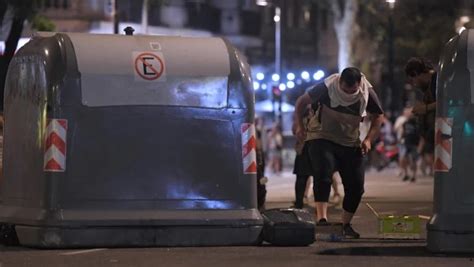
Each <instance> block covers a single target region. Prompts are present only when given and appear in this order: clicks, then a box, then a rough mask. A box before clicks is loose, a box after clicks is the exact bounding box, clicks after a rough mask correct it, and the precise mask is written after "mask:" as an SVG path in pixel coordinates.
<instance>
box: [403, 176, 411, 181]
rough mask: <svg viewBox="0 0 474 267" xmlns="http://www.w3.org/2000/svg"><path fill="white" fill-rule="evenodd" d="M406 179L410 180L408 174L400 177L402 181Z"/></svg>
mask: <svg viewBox="0 0 474 267" xmlns="http://www.w3.org/2000/svg"><path fill="white" fill-rule="evenodd" d="M408 180H410V176H408V175H405V176H404V177H403V179H402V181H404V182H406V181H408Z"/></svg>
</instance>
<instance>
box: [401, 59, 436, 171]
mask: <svg viewBox="0 0 474 267" xmlns="http://www.w3.org/2000/svg"><path fill="white" fill-rule="evenodd" d="M405 74H406V75H407V77H408V83H409V84H411V85H412V86H413V87H415V88H419V89H420V90H421V91H422V93H423V99H422V101H421V102H417V103H416V104H415V106H414V107H413V114H415V115H416V116H417V117H418V121H419V122H420V131H421V137H422V138H421V142H420V147H421V148H422V151H420V152H421V154H423V157H424V158H425V161H426V163H427V164H428V166H429V168H430V174H431V173H432V170H433V157H434V141H435V140H434V138H435V117H436V78H437V73H436V71H435V69H434V67H433V65H432V64H431V63H430V62H429V61H428V60H426V59H424V58H417V57H414V58H410V60H408V62H407V64H406V66H405ZM420 150H421V149H420Z"/></svg>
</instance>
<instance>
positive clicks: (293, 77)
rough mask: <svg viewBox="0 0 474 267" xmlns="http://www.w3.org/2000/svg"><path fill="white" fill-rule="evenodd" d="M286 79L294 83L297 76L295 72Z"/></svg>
mask: <svg viewBox="0 0 474 267" xmlns="http://www.w3.org/2000/svg"><path fill="white" fill-rule="evenodd" d="M286 78H287V79H288V81H293V80H294V79H295V78H296V76H295V74H294V73H293V72H290V73H288V74H287V75H286Z"/></svg>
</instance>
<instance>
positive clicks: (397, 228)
mask: <svg viewBox="0 0 474 267" xmlns="http://www.w3.org/2000/svg"><path fill="white" fill-rule="evenodd" d="M378 222H379V233H378V234H379V237H380V238H384V239H420V238H421V220H420V218H419V217H418V216H394V215H384V216H380V217H378Z"/></svg>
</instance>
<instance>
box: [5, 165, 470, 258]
mask: <svg viewBox="0 0 474 267" xmlns="http://www.w3.org/2000/svg"><path fill="white" fill-rule="evenodd" d="M269 178H270V181H269V184H268V191H269V193H268V204H267V208H273V207H288V206H289V205H291V201H292V200H293V189H292V188H293V182H294V177H293V175H291V173H289V172H284V173H283V174H281V175H269ZM366 180H367V181H366V194H365V197H364V200H363V202H369V203H370V204H371V205H372V206H373V207H374V208H375V209H376V210H377V211H378V212H379V213H381V214H398V215H402V214H407V215H426V216H430V215H431V210H432V203H431V198H432V186H433V179H432V178H430V177H421V178H420V179H419V180H418V181H417V182H416V183H404V182H401V181H400V178H398V177H397V175H396V171H395V170H394V169H390V170H387V171H384V172H381V173H378V172H374V171H369V172H368V174H367V179H366ZM311 206H312V203H311V202H310V203H309V207H308V209H309V210H310V211H311V212H313V209H312V208H311ZM339 213H340V209H338V208H337V207H334V206H331V208H330V220H333V221H336V220H338V218H339V217H338V216H339ZM354 228H355V229H357V230H358V231H360V233H361V235H362V238H361V239H360V240H354V241H344V242H320V241H318V242H316V243H314V244H313V245H311V246H309V247H302V248H299V247H273V246H269V245H264V246H262V247H203V248H129V249H127V248H119V249H107V248H101V249H89V250H87V249H86V250H83V249H80V250H34V249H28V248H21V247H9V248H6V247H0V266H1V267H6V266H8V267H9V266H222V265H225V266H292V267H293V266H382V265H383V266H474V262H473V257H474V255H464V254H461V255H433V254H431V253H429V252H427V251H426V250H425V238H426V234H425V230H424V229H423V236H422V239H421V240H411V241H407V240H406V241H403V240H401V241H400V240H380V239H378V237H377V219H376V218H375V216H374V215H373V214H372V212H371V211H370V210H369V209H368V208H367V207H366V206H365V205H361V206H360V208H359V211H358V213H357V216H355V218H354Z"/></svg>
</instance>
